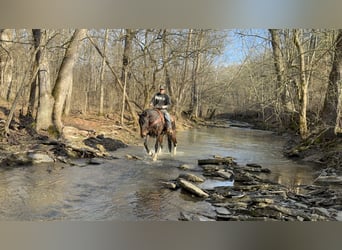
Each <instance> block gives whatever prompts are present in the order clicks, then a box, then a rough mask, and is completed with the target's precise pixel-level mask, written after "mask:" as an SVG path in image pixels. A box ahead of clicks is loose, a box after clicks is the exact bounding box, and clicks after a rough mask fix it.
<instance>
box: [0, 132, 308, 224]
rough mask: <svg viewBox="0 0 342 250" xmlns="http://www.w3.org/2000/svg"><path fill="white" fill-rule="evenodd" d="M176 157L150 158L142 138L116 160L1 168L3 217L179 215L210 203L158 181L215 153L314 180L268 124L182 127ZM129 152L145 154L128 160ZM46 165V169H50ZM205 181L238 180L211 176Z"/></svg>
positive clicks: (286, 181) (284, 177)
mask: <svg viewBox="0 0 342 250" xmlns="http://www.w3.org/2000/svg"><path fill="white" fill-rule="evenodd" d="M177 137H178V141H179V144H178V145H179V146H178V153H177V156H176V157H172V156H170V155H169V154H168V153H166V149H164V150H165V153H163V154H162V155H161V156H160V158H159V160H158V161H156V162H152V161H151V159H150V157H148V156H146V154H145V152H144V149H143V147H142V146H132V147H128V148H124V149H119V150H118V151H115V152H113V155H115V156H117V157H118V158H119V159H117V160H108V161H105V163H104V164H101V165H89V166H86V167H82V168H80V167H65V168H63V165H59V164H51V163H49V164H41V165H39V166H26V167H18V168H14V169H7V170H6V169H0V219H1V220H125V221H127V220H134V221H135V220H177V219H178V218H179V212H180V211H191V212H194V211H204V210H205V211H207V212H208V214H210V211H213V208H212V207H211V205H210V204H209V203H207V202H205V201H203V200H202V199H196V198H194V197H191V196H189V195H188V194H186V193H184V192H181V191H180V190H178V191H170V190H168V189H163V188H161V187H160V181H163V180H173V179H176V178H177V177H178V175H179V174H180V173H181V171H182V170H179V169H178V168H177V167H178V166H180V165H182V164H189V165H195V166H196V165H197V160H198V159H203V158H211V157H212V156H213V155H220V156H232V157H234V158H235V159H236V161H237V162H238V163H239V164H241V165H245V164H246V163H258V164H260V165H262V166H263V167H265V168H269V169H270V170H271V171H272V174H271V175H269V178H270V179H272V180H273V181H276V182H278V183H280V184H283V185H287V186H289V187H290V188H292V189H293V191H298V190H299V189H298V186H299V185H305V184H310V183H311V182H312V180H313V171H312V167H311V166H310V165H302V164H300V163H296V162H293V161H290V160H288V159H286V158H284V157H283V155H282V147H283V144H284V140H283V139H282V138H281V137H278V136H276V135H273V134H272V133H270V132H265V131H256V130H250V129H238V128H228V129H224V128H207V129H200V130H198V129H194V130H189V131H181V132H178V134H177ZM126 154H131V155H136V156H139V157H141V158H143V160H142V161H140V160H137V161H136V160H126V158H125V155H126ZM48 170H49V171H48ZM201 185H204V186H206V188H208V189H210V188H213V187H214V186H215V185H220V186H223V185H228V186H229V185H233V183H231V182H222V181H221V182H220V183H216V182H215V181H214V180H210V181H207V182H205V183H203V184H201Z"/></svg>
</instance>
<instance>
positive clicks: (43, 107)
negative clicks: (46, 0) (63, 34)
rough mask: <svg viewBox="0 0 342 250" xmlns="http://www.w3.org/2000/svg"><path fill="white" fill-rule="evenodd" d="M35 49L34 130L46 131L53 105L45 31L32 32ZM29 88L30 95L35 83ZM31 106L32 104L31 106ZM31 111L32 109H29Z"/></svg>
mask: <svg viewBox="0 0 342 250" xmlns="http://www.w3.org/2000/svg"><path fill="white" fill-rule="evenodd" d="M32 33H33V36H34V40H35V47H36V48H39V50H38V53H37V56H36V60H37V63H38V68H39V70H38V75H37V78H38V89H39V95H38V96H39V99H38V109H37V117H36V129H37V130H40V129H45V130H46V129H48V128H49V127H50V126H51V125H52V109H53V104H54V99H53V96H52V95H51V89H52V86H51V75H50V67H49V62H48V58H47V50H46V36H47V34H46V33H47V31H42V30H32ZM32 85H33V86H31V95H32V92H36V91H35V86H36V84H35V82H33V83H32ZM30 99H31V98H30ZM31 105H32V104H31ZM31 110H33V108H31Z"/></svg>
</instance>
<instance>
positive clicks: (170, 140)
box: [167, 133, 177, 155]
mask: <svg viewBox="0 0 342 250" xmlns="http://www.w3.org/2000/svg"><path fill="white" fill-rule="evenodd" d="M167 142H168V147H169V152H170V153H171V152H172V144H173V152H172V155H176V153H177V138H176V135H175V134H174V133H173V134H172V135H168V137H167Z"/></svg>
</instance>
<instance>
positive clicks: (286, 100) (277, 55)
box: [269, 29, 294, 112]
mask: <svg viewBox="0 0 342 250" xmlns="http://www.w3.org/2000/svg"><path fill="white" fill-rule="evenodd" d="M269 32H270V34H271V43H272V50H273V59H274V67H275V71H276V74H277V92H276V94H277V97H278V98H277V101H279V100H281V109H283V108H285V109H286V110H287V111H291V112H293V111H294V106H293V104H292V102H291V100H290V97H289V91H288V87H287V83H286V75H285V63H284V56H283V53H282V51H281V41H280V37H279V30H277V29H269ZM279 94H280V96H279Z"/></svg>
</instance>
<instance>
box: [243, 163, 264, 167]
mask: <svg viewBox="0 0 342 250" xmlns="http://www.w3.org/2000/svg"><path fill="white" fill-rule="evenodd" d="M246 166H247V167H252V168H262V166H261V165H259V164H257V163H247V164H246Z"/></svg>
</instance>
